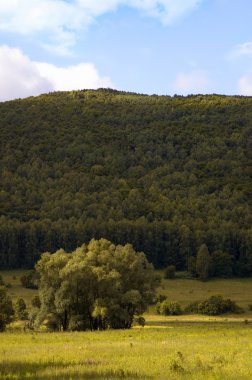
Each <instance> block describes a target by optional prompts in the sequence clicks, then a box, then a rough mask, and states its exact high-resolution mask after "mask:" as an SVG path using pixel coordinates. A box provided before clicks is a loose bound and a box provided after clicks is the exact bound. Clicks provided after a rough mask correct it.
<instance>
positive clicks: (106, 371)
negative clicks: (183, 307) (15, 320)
mask: <svg viewBox="0 0 252 380" xmlns="http://www.w3.org/2000/svg"><path fill="white" fill-rule="evenodd" d="M251 342H252V326H251V325H248V324H240V323H235V324H218V323H208V324H200V323H197V324H190V323H188V324H181V323H180V324H178V323H173V324H171V325H165V326H163V327H159V328H158V327H151V328H150V327H149V328H148V327H144V328H133V329H132V330H117V331H115V330H113V331H112V330H110V331H103V332H83V333H13V332H12V333H11V332H6V333H3V334H1V340H0V358H1V359H0V379H20V380H26V379H41V380H42V379H43V380H47V379H48V380H49V379H52V380H56V379H63V380H64V379H122V378H123V379H160V380H161V379H162V380H163V379H167V380H175V379H176V380H177V379H178V380H179V379H194V380H203V379H204V380H217V379H218V380H239V379H243V380H251V373H252V361H251V357H252V343H251Z"/></svg>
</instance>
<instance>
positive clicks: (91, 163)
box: [0, 90, 252, 276]
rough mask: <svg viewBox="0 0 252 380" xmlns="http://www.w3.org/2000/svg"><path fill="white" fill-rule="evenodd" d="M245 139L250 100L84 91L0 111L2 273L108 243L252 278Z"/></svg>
mask: <svg viewBox="0 0 252 380" xmlns="http://www.w3.org/2000/svg"><path fill="white" fill-rule="evenodd" d="M251 127H252V98H251V97H238V96H236V97H227V96H218V95H206V96H202V95H195V96H188V97H181V96H174V97H169V96H155V95H153V96H147V95H137V94H132V93H123V92H117V91H114V90H97V91H92V90H87V91H75V92H66V93H63V92H58V93H52V94H48V95H43V96H39V97H31V98H27V99H24V100H16V101H11V102H5V103H0V128H1V129H0V134H1V136H0V138H1V147H0V149H1V150H0V157H1V164H0V168H1V173H0V174H1V178H0V183H1V191H0V210H1V217H0V267H1V268H14V267H32V266H33V265H34V263H35V262H36V261H37V259H38V258H39V256H40V253H41V252H44V251H50V252H54V251H56V250H57V249H58V248H64V249H65V250H66V251H72V250H74V249H75V248H76V247H77V246H80V245H81V244H82V243H83V242H88V241H89V240H90V239H92V238H96V239H98V238H100V237H105V238H107V239H109V240H111V241H113V242H114V243H116V244H119V243H120V244H126V243H127V242H129V243H131V244H133V246H134V248H135V249H136V250H138V251H139V250H142V251H144V252H145V253H146V255H147V258H148V259H149V260H150V261H152V262H153V263H154V265H155V266H156V267H164V266H167V265H176V268H177V269H179V270H185V269H187V265H188V258H189V257H191V256H195V255H196V253H197V250H198V249H199V247H200V246H201V245H202V244H206V245H207V247H208V250H209V252H210V254H211V255H212V254H213V253H214V252H215V251H222V252H224V253H228V254H229V255H230V257H231V259H232V261H231V262H232V271H233V274H236V275H240V276H247V275H252V234H251V209H250V205H251V204H250V202H249V201H250V200H251V166H250V164H251V156H249V155H251V152H252V144H251V130H252V128H251ZM217 256H218V255H217ZM189 261H190V260H189Z"/></svg>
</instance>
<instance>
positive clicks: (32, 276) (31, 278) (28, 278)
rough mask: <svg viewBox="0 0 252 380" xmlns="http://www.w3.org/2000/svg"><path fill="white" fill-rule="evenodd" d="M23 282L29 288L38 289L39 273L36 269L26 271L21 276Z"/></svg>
mask: <svg viewBox="0 0 252 380" xmlns="http://www.w3.org/2000/svg"><path fill="white" fill-rule="evenodd" d="M20 281H21V284H22V286H23V287H24V288H27V289H38V274H37V272H36V271H35V270H31V271H29V272H27V273H24V274H23V276H21V277H20Z"/></svg>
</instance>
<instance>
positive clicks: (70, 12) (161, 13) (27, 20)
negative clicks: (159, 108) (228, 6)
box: [0, 0, 204, 54]
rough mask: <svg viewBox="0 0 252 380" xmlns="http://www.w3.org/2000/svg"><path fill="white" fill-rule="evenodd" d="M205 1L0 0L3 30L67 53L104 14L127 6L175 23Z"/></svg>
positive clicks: (0, 26) (0, 28)
mask: <svg viewBox="0 0 252 380" xmlns="http://www.w3.org/2000/svg"><path fill="white" fill-rule="evenodd" d="M202 1H204V0H72V1H67V0H6V1H0V30H3V31H8V32H11V33H19V34H22V35H36V38H37V39H39V40H40V43H41V44H42V45H43V46H46V47H47V48H48V47H52V46H54V47H57V48H58V50H57V52H58V53H61V54H66V53H67V52H69V49H71V47H73V46H74V45H75V44H76V42H77V38H78V34H79V33H80V32H81V31H83V30H85V28H87V27H88V26H89V25H90V24H91V23H92V22H94V21H95V19H96V18H98V17H99V16H101V15H102V14H104V13H106V12H109V11H113V10H116V9H117V8H118V6H120V5H124V6H128V7H131V8H135V9H138V10H141V11H143V12H144V13H146V14H147V15H148V16H151V17H156V18H158V19H160V20H161V22H163V23H164V24H172V23H173V22H176V21H177V20H178V19H179V18H180V17H183V16H184V15H185V14H187V13H188V12H190V11H192V10H193V9H194V8H195V7H197V6H198V5H199V4H200V3H201V2H202Z"/></svg>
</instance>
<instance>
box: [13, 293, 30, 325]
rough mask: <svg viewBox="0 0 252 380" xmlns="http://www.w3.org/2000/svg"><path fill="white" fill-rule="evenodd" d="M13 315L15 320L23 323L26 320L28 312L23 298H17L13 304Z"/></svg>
mask: <svg viewBox="0 0 252 380" xmlns="http://www.w3.org/2000/svg"><path fill="white" fill-rule="evenodd" d="M15 314H16V318H17V319H21V320H22V321H25V320H27V319H28V311H27V309H26V303H25V301H24V300H23V298H18V300H17V301H16V303H15Z"/></svg>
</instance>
